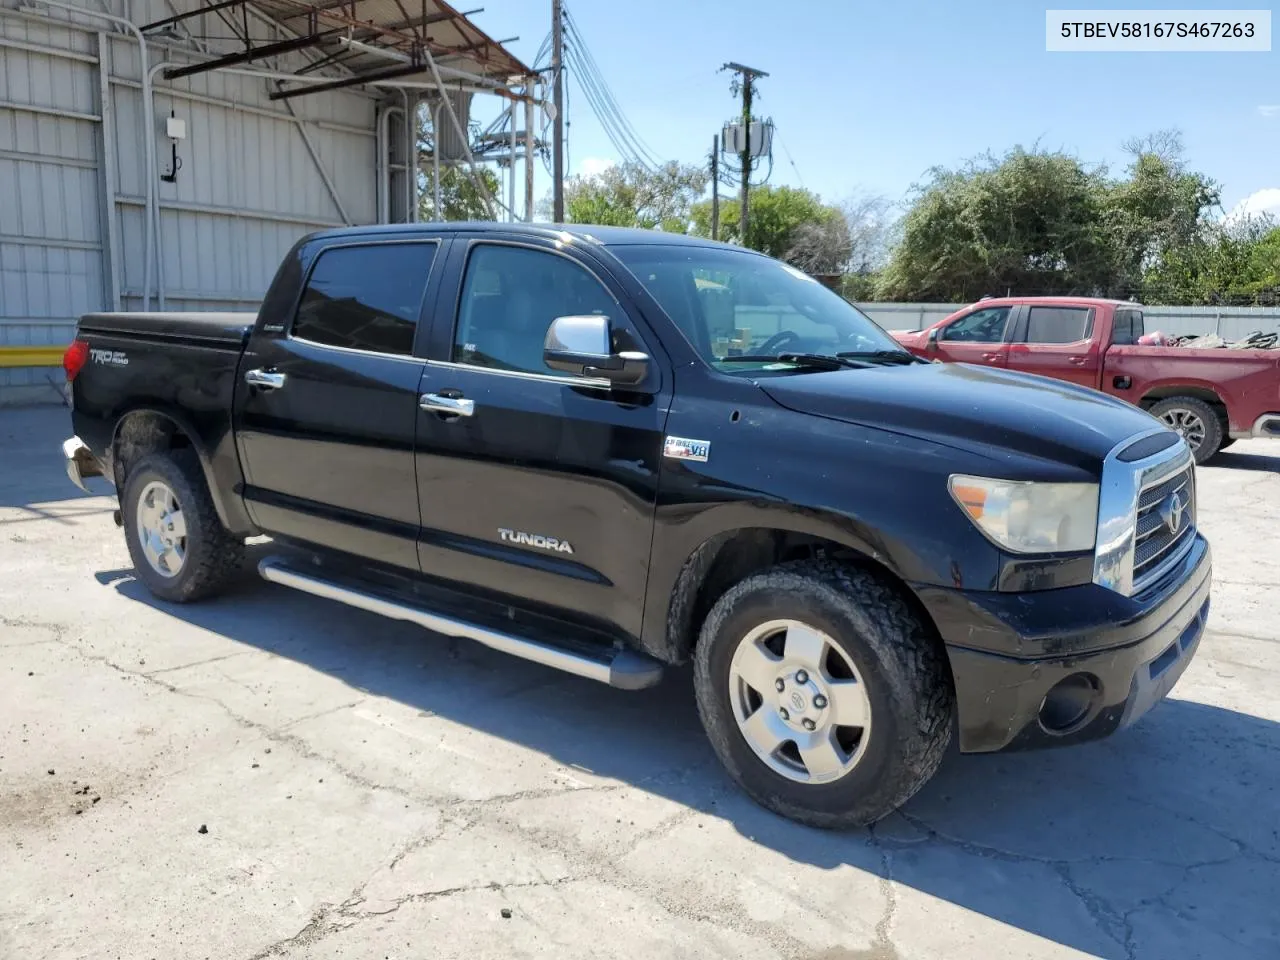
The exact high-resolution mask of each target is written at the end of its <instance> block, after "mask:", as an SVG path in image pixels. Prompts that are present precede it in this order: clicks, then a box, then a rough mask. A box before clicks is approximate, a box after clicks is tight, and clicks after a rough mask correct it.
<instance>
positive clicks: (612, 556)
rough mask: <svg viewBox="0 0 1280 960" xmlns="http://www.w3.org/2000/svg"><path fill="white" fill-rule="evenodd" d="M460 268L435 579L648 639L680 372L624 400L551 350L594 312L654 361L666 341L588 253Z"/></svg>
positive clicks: (434, 392)
mask: <svg viewBox="0 0 1280 960" xmlns="http://www.w3.org/2000/svg"><path fill="white" fill-rule="evenodd" d="M451 261H452V263H451V265H450V270H449V273H450V275H451V276H455V277H458V280H457V281H456V282H457V283H458V295H457V298H456V303H457V308H456V316H455V317H453V318H452V320H453V322H452V323H446V322H444V321H445V318H444V316H443V315H442V316H441V323H439V324H437V328H436V329H437V332H436V333H433V336H432V348H431V352H430V356H431V358H432V359H431V361H430V362H429V364H428V367H427V370H426V374H425V376H424V377H423V382H422V388H421V389H422V394H423V398H424V404H425V405H426V406H427V407H428V409H423V410H422V411H420V412H419V413H418V441H417V448H418V453H417V465H418V488H419V499H420V502H421V508H422V534H421V540H420V543H419V556H420V559H421V564H422V570H423V572H424V573H426V574H428V575H431V576H433V577H438V578H443V579H446V580H454V581H460V582H461V583H464V584H467V585H468V586H470V587H473V588H474V587H479V588H481V589H483V590H486V591H488V592H489V593H491V594H493V595H495V596H497V597H500V598H502V599H505V600H507V601H508V602H511V603H512V604H514V605H516V606H523V607H527V608H530V609H538V608H542V609H544V610H546V611H547V612H552V613H556V614H558V615H562V616H565V617H568V618H571V619H577V620H579V621H580V622H581V623H582V624H583V625H585V626H592V627H596V628H599V629H604V630H606V631H608V632H610V633H613V634H615V635H619V636H622V637H627V636H638V635H639V633H640V623H641V616H642V613H643V601H644V592H645V585H646V580H647V575H648V568H649V546H650V541H651V539H652V531H653V520H654V510H655V506H656V502H657V490H658V471H659V467H660V458H661V451H662V441H663V432H662V431H663V426H664V424H665V422H666V417H667V409H668V406H669V403H670V396H671V377H670V374H669V372H668V371H666V370H663V369H661V368H657V369H656V370H655V375H654V378H653V384H652V386H651V388H650V392H644V393H640V392H632V391H621V390H615V389H611V388H610V387H609V385H608V384H607V383H604V382H602V381H596V380H585V379H582V378H580V377H573V376H569V375H566V374H563V373H558V372H556V371H553V370H551V369H549V368H548V367H547V366H546V365H545V364H544V363H543V361H542V350H543V344H544V341H545V338H546V332H547V328H548V327H549V326H550V324H551V321H552V320H553V319H555V318H556V317H559V316H574V315H583V314H591V313H602V314H604V315H606V316H608V317H609V319H610V321H611V325H612V327H613V330H614V337H615V343H616V344H618V345H619V348H620V349H638V350H643V351H645V352H646V353H648V354H649V355H650V357H652V358H654V362H655V365H657V364H660V363H662V361H661V359H660V358H659V355H658V353H657V352H656V351H655V349H654V348H655V347H656V341H655V340H654V338H653V337H652V336H648V335H646V334H644V333H642V331H641V327H640V324H639V322H638V320H637V318H636V317H634V316H632V315H630V314H629V313H628V311H627V310H626V309H625V308H624V307H623V306H622V305H621V303H620V302H619V298H618V296H616V295H615V293H614V287H613V281H612V280H611V279H610V278H609V276H608V272H607V267H606V266H605V265H604V264H602V263H600V262H598V261H596V260H595V259H594V258H591V257H590V255H589V254H583V255H581V256H578V255H572V254H570V253H567V252H560V251H557V250H555V249H554V248H553V247H552V246H550V245H549V244H548V245H539V244H538V242H537V241H534V240H529V239H524V240H522V241H521V242H519V243H517V242H494V241H491V240H481V239H472V240H469V241H463V240H461V239H459V240H456V241H455V242H454V251H453V255H452V257H451ZM449 297H450V293H449V290H446V291H445V292H444V295H443V296H442V298H441V303H444V302H446V300H447V299H449ZM442 400H443V402H441V401H442ZM548 608H551V609H548Z"/></svg>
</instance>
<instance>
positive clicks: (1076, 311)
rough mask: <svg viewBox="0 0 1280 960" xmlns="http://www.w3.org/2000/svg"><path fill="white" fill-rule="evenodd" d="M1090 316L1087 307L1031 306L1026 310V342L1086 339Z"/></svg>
mask: <svg viewBox="0 0 1280 960" xmlns="http://www.w3.org/2000/svg"><path fill="white" fill-rule="evenodd" d="M1092 317H1093V311H1092V310H1090V309H1089V308H1088V307H1032V308H1031V309H1030V310H1029V311H1028V312H1027V343H1076V342H1078V341H1080V340H1087V339H1089V328H1090V326H1092Z"/></svg>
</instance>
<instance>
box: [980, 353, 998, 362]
mask: <svg viewBox="0 0 1280 960" xmlns="http://www.w3.org/2000/svg"><path fill="white" fill-rule="evenodd" d="M982 359H983V360H986V361H987V362H988V363H995V362H996V361H997V360H999V359H1000V354H998V353H984V354H983V355H982Z"/></svg>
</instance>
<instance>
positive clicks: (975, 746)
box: [921, 534, 1212, 753]
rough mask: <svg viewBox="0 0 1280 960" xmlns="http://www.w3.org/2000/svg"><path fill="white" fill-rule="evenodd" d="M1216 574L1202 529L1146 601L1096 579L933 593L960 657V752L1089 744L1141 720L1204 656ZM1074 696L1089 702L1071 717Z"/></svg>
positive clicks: (956, 661)
mask: <svg viewBox="0 0 1280 960" xmlns="http://www.w3.org/2000/svg"><path fill="white" fill-rule="evenodd" d="M1211 580H1212V557H1211V555H1210V550H1209V545H1208V543H1207V542H1206V541H1205V540H1204V539H1203V538H1202V537H1200V536H1199V534H1197V540H1196V543H1195V545H1194V547H1193V549H1192V550H1191V551H1190V553H1188V554H1187V556H1186V557H1185V558H1184V559H1183V561H1182V562H1181V563H1180V564H1179V566H1178V568H1177V570H1175V571H1173V572H1171V574H1170V576H1169V580H1168V581H1166V584H1168V583H1170V582H1171V583H1173V584H1174V586H1172V587H1169V586H1167V585H1166V586H1163V587H1157V588H1154V589H1153V590H1152V591H1151V595H1148V596H1146V597H1143V596H1138V597H1133V598H1130V597H1122V596H1120V595H1119V594H1116V593H1114V592H1113V591H1110V590H1107V589H1105V588H1103V587H1098V586H1094V585H1089V586H1082V587H1069V588H1066V589H1062V590H1046V591H1043V592H1039V593H1021V594H1016V593H1015V594H1008V593H1006V594H992V593H976V592H974V593H967V592H964V591H956V590H942V589H938V588H933V589H927V590H925V591H923V592H922V594H921V599H922V600H923V601H924V603H925V606H926V607H927V608H928V609H929V612H930V614H931V615H932V616H933V618H934V622H935V623H936V624H938V627H939V630H940V631H941V632H942V636H943V641H944V642H945V643H946V647H947V654H948V656H949V658H950V661H951V672H952V676H953V678H954V680H955V687H956V705H957V711H958V714H959V726H960V749H961V750H962V751H964V752H966V753H983V752H991V751H996V750H1018V749H1028V748H1035V747H1047V746H1055V745H1061V744H1069V743H1080V742H1083V741H1086V740H1096V739H1098V738H1099V737H1105V736H1107V735H1109V734H1111V733H1114V732H1115V731H1116V730H1118V729H1121V728H1123V727H1126V726H1128V725H1129V724H1131V723H1133V722H1134V721H1136V720H1137V719H1138V718H1139V717H1141V716H1142V715H1143V714H1145V713H1146V712H1147V711H1149V710H1150V709H1151V708H1152V707H1153V706H1155V704H1156V703H1158V702H1159V701H1160V700H1162V699H1163V698H1164V697H1165V696H1166V695H1167V694H1168V693H1169V691H1170V690H1171V689H1172V688H1173V685H1174V684H1175V683H1177V681H1178V678H1179V677H1180V676H1182V673H1183V671H1184V670H1185V669H1186V668H1187V664H1188V663H1190V661H1191V658H1192V657H1193V656H1194V655H1195V651H1196V647H1197V646H1198V645H1199V642H1200V637H1201V635H1202V634H1203V632H1204V628H1205V623H1206V621H1207V620H1208V616H1209V591H1210V584H1211ZM1064 681H1065V683H1064ZM1064 691H1066V693H1064ZM1067 694H1069V696H1068V701H1069V702H1070V703H1072V704H1077V705H1079V706H1080V709H1079V710H1078V711H1075V712H1072V711H1070V710H1069V711H1068V712H1067V713H1066V714H1065V715H1064V713H1063V712H1062V710H1061V709H1060V705H1061V703H1062V702H1063V701H1062V698H1063V697H1064V696H1067ZM1055 706H1056V707H1057V708H1055ZM1064 716H1065V718H1066V720H1067V721H1068V722H1063V720H1064Z"/></svg>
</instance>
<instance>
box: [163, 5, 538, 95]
mask: <svg viewBox="0 0 1280 960" xmlns="http://www.w3.org/2000/svg"><path fill="white" fill-rule="evenodd" d="M248 2H249V0H217V2H207V3H202V4H201V5H200V6H199V7H196V8H194V9H193V10H191V11H189V12H187V13H183V14H179V15H177V16H174V17H168V18H165V19H164V20H159V21H156V22H155V23H150V24H147V25H146V26H144V27H143V28H142V30H143V31H144V32H146V31H149V30H155V29H158V28H160V27H164V26H167V25H169V24H172V23H175V22H177V21H179V20H185V19H187V18H189V17H193V16H199V15H200V14H202V13H208V12H211V11H224V10H226V11H227V14H225V15H224V16H226V18H227V19H229V20H232V21H234V19H235V13H236V11H235V9H234V8H236V7H239V6H243V5H244V4H246V3H248ZM253 6H254V8H255V9H256V10H257V11H258V12H260V13H262V14H263V15H264V16H266V17H269V18H270V19H271V20H273V21H275V22H276V23H277V24H279V25H280V26H281V27H283V28H284V30H285V31H286V32H287V33H289V34H292V35H293V36H291V37H289V38H288V39H285V40H281V41H278V42H273V43H253V42H250V41H249V40H248V39H247V33H246V37H245V38H242V39H244V42H245V48H244V49H243V50H239V51H235V52H231V53H227V54H225V55H223V56H220V57H217V58H215V59H212V60H208V61H205V62H202V63H198V64H192V65H190V66H184V67H181V68H178V69H171V70H168V71H166V73H165V75H166V77H170V78H172V77H178V76H187V75H190V74H193V73H202V72H206V71H208V70H216V69H218V68H219V67H222V66H230V65H232V64H238V63H249V62H252V61H255V60H261V59H264V58H266V57H271V56H277V55H279V54H282V53H288V52H292V51H297V50H304V49H305V50H310V51H312V52H313V53H317V54H319V55H320V57H319V59H318V60H316V61H314V62H313V63H312V64H311V65H310V66H308V67H304V68H302V70H300V71H299V72H298V75H299V76H300V77H301V76H303V75H309V76H308V80H309V81H311V80H315V79H316V73H317V70H319V69H324V70H326V71H327V70H329V69H330V68H341V70H342V73H343V76H335V77H334V80H333V82H331V83H324V84H314V83H311V82H308V83H305V84H304V83H301V82H300V83H299V84H297V85H296V86H290V87H288V88H286V89H285V90H282V91H280V92H279V93H277V94H273V99H274V98H283V97H287V96H297V95H301V94H304V93H307V92H316V91H317V90H319V89H336V88H337V87H340V86H353V85H357V84H360V83H368V82H372V81H384V82H386V81H390V80H393V79H395V80H405V81H416V82H421V81H426V82H428V83H429V82H431V81H432V79H433V77H432V72H431V66H430V60H434V61H435V64H436V66H437V67H439V69H440V71H441V74H442V77H443V78H444V82H445V86H451V85H452V84H451V83H450V81H462V80H463V78H465V79H466V80H470V81H471V82H480V83H481V84H482V85H484V86H490V85H492V86H495V87H505V86H506V85H507V84H508V83H509V82H510V81H511V80H512V79H514V78H524V77H528V76H529V75H530V74H531V72H532V71H531V70H530V69H529V67H528V66H526V65H525V64H524V63H522V62H521V61H520V60H519V59H518V58H517V57H516V56H515V55H514V54H512V53H511V52H510V51H509V50H507V48H506V47H504V46H503V45H502V43H500V42H499V41H497V40H494V39H493V38H492V37H490V36H489V35H488V34H486V33H485V32H484V31H483V30H481V29H480V28H479V27H477V26H476V25H475V24H474V23H472V22H471V21H470V20H468V19H467V18H466V16H465V15H464V14H462V13H459V12H458V11H457V10H455V9H454V8H453V7H451V6H450V5H449V4H448V3H445V2H444V0H339V2H335V0H253ZM428 55H429V56H428Z"/></svg>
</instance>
